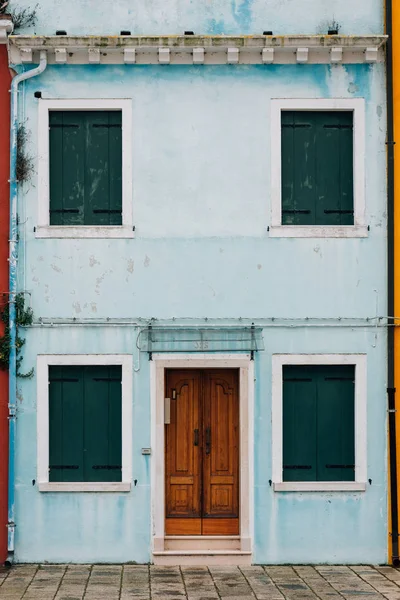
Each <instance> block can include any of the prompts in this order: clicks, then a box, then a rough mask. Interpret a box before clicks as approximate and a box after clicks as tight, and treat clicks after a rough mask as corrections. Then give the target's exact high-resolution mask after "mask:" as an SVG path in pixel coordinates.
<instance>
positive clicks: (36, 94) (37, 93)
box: [33, 92, 42, 98]
mask: <svg viewBox="0 0 400 600" xmlns="http://www.w3.org/2000/svg"><path fill="white" fill-rule="evenodd" d="M33 95H34V96H35V98H41V97H42V92H35V93H34V94H33Z"/></svg>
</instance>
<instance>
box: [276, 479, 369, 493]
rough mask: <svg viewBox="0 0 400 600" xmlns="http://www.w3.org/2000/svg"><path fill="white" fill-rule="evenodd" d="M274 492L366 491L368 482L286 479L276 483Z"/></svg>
mask: <svg viewBox="0 0 400 600" xmlns="http://www.w3.org/2000/svg"><path fill="white" fill-rule="evenodd" d="M273 486H274V492H365V490H366V489H367V484H366V483H360V482H357V481H284V482H281V483H274V484H273Z"/></svg>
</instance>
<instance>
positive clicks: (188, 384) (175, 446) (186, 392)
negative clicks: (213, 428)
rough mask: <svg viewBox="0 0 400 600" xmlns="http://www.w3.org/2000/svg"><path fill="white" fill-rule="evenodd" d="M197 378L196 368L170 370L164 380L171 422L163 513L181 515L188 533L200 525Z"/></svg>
mask: <svg viewBox="0 0 400 600" xmlns="http://www.w3.org/2000/svg"><path fill="white" fill-rule="evenodd" d="M200 382H201V380H200V373H199V372H198V371H169V372H168V375H167V382H166V384H167V385H166V391H167V394H168V396H167V397H169V398H170V399H171V422H170V424H169V425H168V426H167V427H166V469H165V470H166V478H165V479H166V494H165V496H166V517H167V522H168V519H169V518H171V517H172V518H176V519H179V520H180V518H182V517H184V518H185V519H186V520H187V521H188V523H187V525H186V529H187V531H186V533H187V534H188V535H190V534H191V535H196V534H198V532H199V531H200V527H201V522H200V519H201V502H200V497H201V496H200V492H201V490H200V458H201V457H200V446H199V445H197V446H196V445H195V430H196V429H197V430H198V429H199V407H200ZM174 520H175V519H174ZM196 521H197V522H196ZM171 525H173V524H171ZM176 525H178V523H176ZM181 527H182V526H180V528H181Z"/></svg>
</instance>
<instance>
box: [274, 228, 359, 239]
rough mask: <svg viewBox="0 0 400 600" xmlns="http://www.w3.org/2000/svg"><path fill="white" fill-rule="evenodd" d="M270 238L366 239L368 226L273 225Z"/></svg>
mask: <svg viewBox="0 0 400 600" xmlns="http://www.w3.org/2000/svg"><path fill="white" fill-rule="evenodd" d="M269 236H270V237H288V238H366V237H368V227H367V226H366V225H341V226H336V225H321V226H319V225H309V226H303V225H271V226H270V228H269Z"/></svg>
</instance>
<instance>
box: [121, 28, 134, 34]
mask: <svg viewBox="0 0 400 600" xmlns="http://www.w3.org/2000/svg"><path fill="white" fill-rule="evenodd" d="M119 35H132V34H131V32H130V31H128V30H127V29H126V30H125V29H123V30H122V31H120V33H119Z"/></svg>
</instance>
